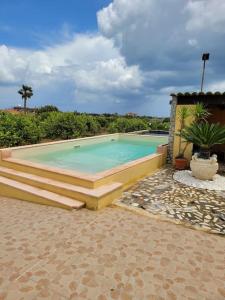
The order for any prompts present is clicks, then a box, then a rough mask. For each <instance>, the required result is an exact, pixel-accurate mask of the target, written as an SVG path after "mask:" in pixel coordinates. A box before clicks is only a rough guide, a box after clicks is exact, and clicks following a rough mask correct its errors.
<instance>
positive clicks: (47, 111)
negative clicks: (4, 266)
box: [0, 105, 169, 147]
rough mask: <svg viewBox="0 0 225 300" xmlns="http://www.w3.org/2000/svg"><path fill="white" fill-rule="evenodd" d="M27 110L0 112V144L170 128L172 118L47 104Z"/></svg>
mask: <svg viewBox="0 0 225 300" xmlns="http://www.w3.org/2000/svg"><path fill="white" fill-rule="evenodd" d="M30 111H31V110H27V113H26V114H24V113H21V112H20V113H16V114H12V113H10V112H6V111H2V112H0V147H12V146H19V145H26V144H33V143H39V142H43V141H52V140H60V139H71V138H77V137H84V136H93V135H97V134H104V133H114V132H131V131H137V130H146V129H149V130H150V129H151V130H168V129H169V119H168V118H165V119H159V118H152V117H147V116H142V117H138V116H130V115H127V116H119V115H118V114H101V115H98V114H85V113H78V112H60V111H59V110H58V108H57V107H55V106H51V105H47V106H44V107H40V108H37V109H33V110H32V111H33V112H32V113H31V112H30Z"/></svg>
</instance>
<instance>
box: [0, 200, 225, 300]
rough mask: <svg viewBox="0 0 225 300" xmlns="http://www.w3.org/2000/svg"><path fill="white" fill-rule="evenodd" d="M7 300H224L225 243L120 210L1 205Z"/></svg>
mask: <svg viewBox="0 0 225 300" xmlns="http://www.w3.org/2000/svg"><path fill="white" fill-rule="evenodd" d="M0 205H1V209H0V299H1V300H3V299H4V300H40V299H50V300H69V299H74V300H82V299H85V300H111V299H112V300H116V299H119V300H186V299H187V300H224V299H225V286H224V282H225V267H224V266H225V251H224V249H225V239H224V238H223V237H221V236H219V235H212V234H207V233H204V232H201V231H197V230H190V229H188V228H185V227H183V226H177V225H174V224H172V223H168V222H161V221H159V220H154V219H152V218H148V217H145V216H141V215H138V214H135V213H132V212H130V211H127V210H123V209H120V208H118V207H111V208H106V209H104V210H102V211H100V212H92V211H88V210H86V209H82V210H81V211H72V212H69V211H65V210H62V209H57V208H54V207H46V206H41V205H38V204H33V203H28V202H23V201H20V200H13V199H6V198H0Z"/></svg>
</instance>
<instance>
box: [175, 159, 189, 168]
mask: <svg viewBox="0 0 225 300" xmlns="http://www.w3.org/2000/svg"><path fill="white" fill-rule="evenodd" d="M187 165H188V161H187V159H186V158H175V168H176V170H185V169H186V168H187Z"/></svg>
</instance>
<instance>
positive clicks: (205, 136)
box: [181, 122, 225, 158]
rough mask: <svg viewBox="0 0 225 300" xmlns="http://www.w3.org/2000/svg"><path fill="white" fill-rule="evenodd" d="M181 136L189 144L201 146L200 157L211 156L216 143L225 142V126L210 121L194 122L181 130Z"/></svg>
mask: <svg viewBox="0 0 225 300" xmlns="http://www.w3.org/2000/svg"><path fill="white" fill-rule="evenodd" d="M181 137H182V138H183V139H184V140H185V141H186V142H187V144H190V143H192V144H195V145H197V146H199V147H200V152H199V157H200V158H209V157H210V150H211V148H212V147H213V146H214V145H218V144H225V126H220V125H219V124H209V123H208V122H201V123H199V124H198V123H193V124H192V125H190V126H188V127H186V128H185V129H184V130H183V131H182V132H181Z"/></svg>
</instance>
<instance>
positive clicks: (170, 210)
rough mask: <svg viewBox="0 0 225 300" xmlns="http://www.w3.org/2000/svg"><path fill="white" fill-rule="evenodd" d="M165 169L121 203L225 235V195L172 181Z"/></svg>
mask: <svg viewBox="0 0 225 300" xmlns="http://www.w3.org/2000/svg"><path fill="white" fill-rule="evenodd" d="M173 174H174V170H173V169H171V168H165V169H162V170H160V171H159V172H157V173H155V174H154V175H152V176H149V177H146V178H144V179H143V180H141V181H139V182H137V183H136V184H135V185H134V186H133V187H132V188H131V189H130V190H128V191H127V192H125V193H123V196H122V198H121V199H120V200H119V202H120V203H122V204H124V205H126V206H128V207H132V208H133V209H136V210H137V211H142V212H147V213H148V214H153V215H156V216H157V217H159V218H161V219H167V220H170V221H175V222H176V223H180V224H183V225H187V226H190V227H193V228H196V229H202V230H205V231H209V232H211V233H216V234H221V235H225V192H224V191H223V192H222V191H209V190H205V189H196V188H194V187H190V186H187V185H184V184H181V183H179V182H177V181H175V180H174V179H173Z"/></svg>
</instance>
